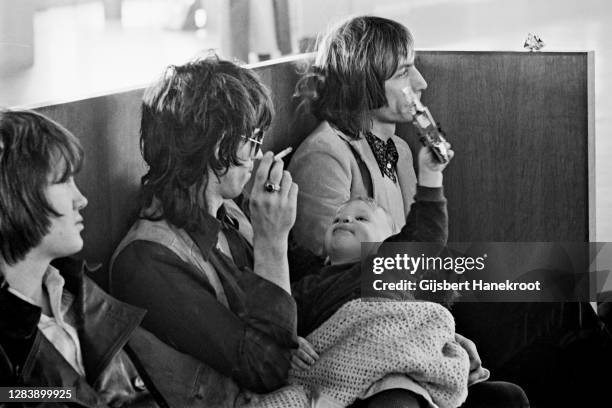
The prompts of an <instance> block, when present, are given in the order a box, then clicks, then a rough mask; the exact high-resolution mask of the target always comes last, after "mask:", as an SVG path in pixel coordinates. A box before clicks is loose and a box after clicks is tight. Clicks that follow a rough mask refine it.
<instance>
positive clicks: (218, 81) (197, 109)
mask: <svg viewBox="0 0 612 408" xmlns="http://www.w3.org/2000/svg"><path fill="white" fill-rule="evenodd" d="M272 115H273V106H272V100H271V98H270V93H269V91H268V90H267V89H266V87H265V86H264V85H263V84H262V83H261V82H260V80H259V78H258V77H257V76H256V75H255V73H254V72H253V71H251V70H249V69H247V68H243V67H240V66H238V65H236V64H234V63H232V62H230V61H224V60H221V59H219V58H218V57H216V56H213V57H208V58H205V59H198V60H196V61H193V62H189V63H187V64H185V65H181V66H170V67H168V69H167V70H166V72H165V74H164V75H163V76H162V78H161V79H160V80H159V81H158V82H157V83H156V84H154V85H153V86H151V87H150V88H148V89H147V90H146V91H145V95H144V98H143V102H142V121H141V127H140V148H141V151H142V155H143V157H144V160H145V162H146V163H147V164H148V166H149V169H148V172H147V173H146V174H145V175H144V176H143V177H142V179H141V184H142V188H141V200H142V202H141V206H142V207H141V208H142V212H141V216H142V217H145V218H148V219H153V220H158V219H166V220H167V221H168V222H170V223H172V224H174V225H175V226H177V227H179V228H184V229H187V230H197V229H198V228H199V226H201V225H202V219H203V216H204V213H206V212H207V208H206V200H204V197H203V196H202V194H203V192H204V191H205V189H206V185H207V183H208V177H207V174H208V169H209V168H210V169H211V170H212V171H213V172H214V174H215V175H217V176H220V175H223V174H225V172H227V170H228V168H229V167H230V166H236V165H238V164H239V161H238V158H237V157H236V153H237V150H238V147H239V143H240V141H241V140H243V139H242V138H241V136H243V135H251V134H252V133H253V131H254V130H255V129H256V128H260V129H266V128H267V127H268V126H269V125H270V122H271V120H272Z"/></svg>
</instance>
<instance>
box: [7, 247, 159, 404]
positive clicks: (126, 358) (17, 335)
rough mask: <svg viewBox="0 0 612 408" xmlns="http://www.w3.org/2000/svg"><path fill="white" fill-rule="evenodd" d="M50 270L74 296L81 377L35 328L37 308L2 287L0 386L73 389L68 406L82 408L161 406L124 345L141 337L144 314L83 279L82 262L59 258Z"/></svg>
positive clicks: (132, 354) (139, 364) (138, 364)
mask: <svg viewBox="0 0 612 408" xmlns="http://www.w3.org/2000/svg"><path fill="white" fill-rule="evenodd" d="M54 266H55V267H57V268H58V270H59V271H60V274H61V275H62V276H63V277H64V279H65V286H64V289H65V290H68V291H69V292H71V293H72V294H74V295H75V300H74V303H73V305H72V307H73V308H74V312H75V315H76V321H75V328H76V330H77V332H78V335H79V341H80V343H81V351H82V357H83V366H84V368H85V373H86V374H85V377H82V376H80V375H79V374H78V373H77V372H76V371H75V370H74V369H73V368H72V366H71V365H70V364H69V363H68V362H67V361H66V360H65V359H64V358H63V357H62V355H61V354H60V353H59V352H58V351H57V349H56V348H55V347H54V346H53V344H52V343H51V342H50V341H49V340H47V338H46V337H45V336H44V335H43V334H42V332H41V331H40V330H39V329H38V327H37V325H38V322H39V320H40V316H41V309H40V308H39V307H37V306H35V305H32V304H30V303H28V302H25V301H24V300H22V299H20V298H19V297H17V296H15V295H13V294H12V293H11V292H9V291H8V289H7V287H2V288H1V289H0V386H17V387H18V386H22V387H74V391H73V400H72V401H71V402H72V403H74V402H76V403H77V404H78V405H80V406H84V407H106V406H113V407H120V406H154V407H157V406H167V405H168V403H167V401H166V400H165V398H164V397H162V395H161V394H160V392H159V391H158V390H157V388H156V386H155V385H154V384H153V382H152V381H151V379H150V377H149V375H148V374H147V372H145V370H144V368H143V364H142V363H141V362H140V361H139V357H138V356H137V354H136V353H135V352H134V351H133V350H132V349H131V348H130V347H129V345H128V341H131V340H132V339H135V340H136V341H139V339H140V340H142V339H145V338H147V337H146V336H147V335H146V334H144V333H142V332H141V330H142V329H140V328H139V325H140V322H141V320H142V318H143V316H144V315H145V311H144V310H142V309H138V308H136V307H133V306H130V305H127V304H125V303H122V302H119V301H118V300H116V299H114V298H112V297H111V296H110V295H108V294H106V293H105V292H104V291H102V290H101V289H100V288H99V287H98V286H96V285H95V283H93V282H92V281H91V280H90V279H89V278H87V277H86V276H85V274H84V269H85V268H86V265H85V263H84V262H79V261H75V260H68V259H64V260H59V262H57V263H56V262H54ZM3 286H6V285H3ZM143 336H144V337H143ZM24 405H25V404H24ZM33 405H36V404H33Z"/></svg>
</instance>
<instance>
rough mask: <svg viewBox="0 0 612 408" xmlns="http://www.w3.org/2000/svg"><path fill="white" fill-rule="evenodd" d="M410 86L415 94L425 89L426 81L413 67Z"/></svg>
mask: <svg viewBox="0 0 612 408" xmlns="http://www.w3.org/2000/svg"><path fill="white" fill-rule="evenodd" d="M410 86H411V87H412V89H413V90H414V91H415V92H421V91H424V90H425V89H427V81H425V78H423V75H421V72H420V71H419V70H418V69H416V67H413V69H412V73H411V75H410Z"/></svg>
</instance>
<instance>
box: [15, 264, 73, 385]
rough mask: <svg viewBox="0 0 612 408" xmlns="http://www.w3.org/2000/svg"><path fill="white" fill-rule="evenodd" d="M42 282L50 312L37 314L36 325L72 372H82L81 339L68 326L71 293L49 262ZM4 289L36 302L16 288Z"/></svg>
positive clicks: (71, 313) (70, 321)
mask: <svg viewBox="0 0 612 408" xmlns="http://www.w3.org/2000/svg"><path fill="white" fill-rule="evenodd" d="M43 284H44V286H45V288H46V289H47V293H48V295H49V303H50V306H51V313H52V316H47V315H45V314H44V313H43V314H41V315H40V320H39V322H38V329H39V330H40V331H41V332H42V334H43V335H44V336H45V337H46V338H47V340H49V341H50V342H51V344H53V346H54V347H55V348H56V349H57V351H59V352H60V354H61V355H62V357H64V359H66V361H68V363H70V365H71V366H72V367H73V368H74V369H75V370H76V372H78V373H79V374H80V375H82V376H84V375H85V369H84V368H83V356H82V353H81V343H80V341H79V336H78V334H77V331H76V330H75V328H74V327H73V326H72V324H73V323H74V312H73V311H72V309H71V308H70V306H72V302H73V301H74V296H73V295H72V294H71V293H70V292H67V291H65V290H64V278H62V276H61V275H60V274H59V271H58V270H57V269H55V268H54V267H52V266H49V267H48V268H47V270H46V271H45V275H44V277H43ZM8 290H9V292H11V293H12V294H14V295H15V296H17V297H19V298H20V299H22V300H24V301H26V302H28V303H31V304H36V303H35V302H34V301H33V300H32V299H30V298H28V297H27V296H25V295H23V294H22V293H20V292H19V291H17V290H15V289H13V288H11V287H9V288H8ZM71 323H72V324H71Z"/></svg>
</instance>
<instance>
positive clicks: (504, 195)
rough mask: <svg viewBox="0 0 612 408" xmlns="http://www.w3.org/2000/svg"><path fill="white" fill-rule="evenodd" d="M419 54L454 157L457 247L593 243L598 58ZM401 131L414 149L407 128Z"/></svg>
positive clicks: (429, 97) (450, 180)
mask: <svg viewBox="0 0 612 408" xmlns="http://www.w3.org/2000/svg"><path fill="white" fill-rule="evenodd" d="M417 56H418V57H417V60H416V64H417V67H418V68H419V69H420V70H421V73H422V74H423V76H424V77H425V78H426V80H427V81H428V83H429V86H428V89H427V90H426V91H425V92H423V96H422V99H423V102H424V103H425V104H426V105H428V106H429V107H430V110H431V112H432V113H433V115H434V117H435V118H436V120H437V121H439V122H441V124H442V127H443V128H444V130H445V131H446V132H447V134H448V139H449V141H450V142H451V143H452V144H453V148H454V150H455V151H456V154H457V156H456V157H455V159H454V160H453V162H452V164H451V165H450V166H449V168H448V169H447V171H446V177H445V188H446V194H447V197H448V200H449V215H450V240H452V241H588V239H589V222H591V223H593V224H594V219H593V220H591V221H589V204H590V203H592V202H594V191H592V190H591V191H590V192H589V188H588V187H589V180H590V179H592V178H593V177H594V175H593V174H589V149H591V150H593V149H594V144H593V136H594V135H592V133H591V134H590V133H589V122H590V121H592V120H593V118H592V117H589V112H590V110H591V115H592V110H593V109H594V107H593V106H592V103H591V104H589V92H590V93H591V94H592V93H593V88H592V86H593V84H592V82H591V83H588V81H587V79H588V76H589V64H592V54H589V53H586V52H584V53H522V52H521V53H518V52H516V53H515V52H421V53H418V54H417ZM591 102H592V101H591ZM591 132H592V130H591ZM399 133H400V134H401V135H403V136H406V137H407V138H409V140H411V143H412V145H414V144H415V136H414V131H413V129H411V127H410V126H401V127H400V129H399ZM593 151H594V150H593ZM589 194H591V196H589Z"/></svg>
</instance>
